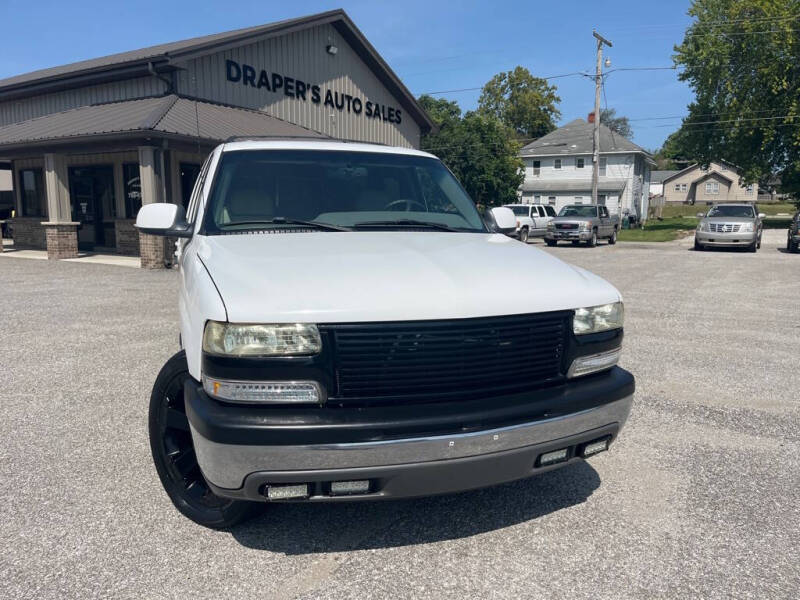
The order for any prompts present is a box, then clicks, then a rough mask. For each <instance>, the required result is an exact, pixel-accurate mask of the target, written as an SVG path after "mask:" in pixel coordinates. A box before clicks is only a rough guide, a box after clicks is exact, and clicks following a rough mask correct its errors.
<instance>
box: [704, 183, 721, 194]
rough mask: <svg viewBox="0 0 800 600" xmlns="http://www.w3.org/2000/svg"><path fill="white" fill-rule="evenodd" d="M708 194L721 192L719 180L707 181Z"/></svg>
mask: <svg viewBox="0 0 800 600" xmlns="http://www.w3.org/2000/svg"><path fill="white" fill-rule="evenodd" d="M706 194H719V181H706Z"/></svg>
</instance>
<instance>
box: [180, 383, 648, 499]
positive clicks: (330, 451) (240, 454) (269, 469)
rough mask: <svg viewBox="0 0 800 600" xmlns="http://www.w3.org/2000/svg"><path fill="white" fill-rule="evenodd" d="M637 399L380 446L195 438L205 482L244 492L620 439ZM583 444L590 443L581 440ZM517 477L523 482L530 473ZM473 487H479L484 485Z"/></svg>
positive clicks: (628, 398)
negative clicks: (599, 437)
mask: <svg viewBox="0 0 800 600" xmlns="http://www.w3.org/2000/svg"><path fill="white" fill-rule="evenodd" d="M632 400H633V397H632V396H628V397H626V398H623V399H621V400H617V401H615V402H610V403H608V404H605V405H602V406H599V407H597V408H593V409H591V410H586V411H582V412H578V413H574V414H571V415H566V416H563V417H558V418H553V419H545V420H540V421H536V422H533V423H522V424H519V425H513V426H509V427H502V428H498V429H491V430H486V431H478V432H470V433H463V434H457V435H443V436H432V437H416V438H408V439H398V440H388V441H379V442H360V443H342V444H316V445H297V446H287V445H282V446H250V445H236V444H220V443H216V442H212V441H210V440H208V439H206V438H204V437H203V436H202V435H200V434H199V433H198V432H197V431H196V430H195V429H194V428H192V439H193V441H194V446H195V451H196V453H197V459H198V462H199V464H200V469H201V470H202V472H203V475H204V476H205V478H206V479H207V480H208V481H209V483H211V484H212V485H213V486H214V487H215V488H217V489H221V490H230V491H233V490H237V489H240V488H242V487H243V485H244V483H245V479H246V478H248V476H249V475H251V474H258V473H262V474H263V473H269V474H271V475H272V480H274V481H286V480H297V476H301V479H300V480H301V481H302V480H303V479H302V473H312V472H313V473H316V475H314V478H315V479H319V478H320V477H321V475H320V472H322V473H323V474H324V473H325V472H328V473H330V475H329V479H336V480H339V479H340V478H341V477H344V476H345V475H346V473H345V472H350V471H353V470H364V469H366V470H369V469H373V470H378V471H379V470H381V469H390V468H395V470H397V469H400V470H408V469H412V470H413V469H414V468H415V467H416V468H419V469H423V468H424V467H425V466H426V465H427V466H433V465H438V466H442V465H445V464H447V463H449V462H451V461H457V460H458V459H471V458H475V457H487V458H488V457H492V456H495V457H497V456H500V455H501V453H504V452H509V451H516V450H522V449H526V448H532V447H535V446H537V445H542V444H550V443H552V442H557V441H559V440H562V439H568V438H575V437H576V436H581V435H583V437H587V436H588V438H591V437H592V435H594V434H593V433H592V432H596V431H598V430H601V429H602V428H610V429H608V431H610V432H611V435H616V432H617V431H619V429H620V428H621V427H622V425H623V424H624V423H625V421H626V419H627V418H628V413H629V412H630V407H631V402H632ZM584 434H585V435H584ZM584 441H589V439H586V440H583V439H580V440H578V442H581V443H582V442H584ZM578 442H575V443H578ZM571 443H572V442H570V444H571ZM570 444H566V443H565V445H570ZM556 445H557V444H556ZM534 459H535V456H534ZM525 460H527V458H526V459H525ZM440 461H441V462H440ZM526 464H527V463H526ZM528 470H529V471H530V472H529V473H527V474H533V461H530V464H529V469H528ZM340 471H341V472H342V473H339V472H340ZM437 472H440V471H439V470H437ZM518 476H519V477H524V476H525V473H522V474H519V475H518ZM264 477H266V478H267V479H269V478H270V477H269V476H262V477H261V479H264ZM309 480H310V479H309ZM494 482H495V481H494V480H493V479H492V477H491V475H487V482H486V483H485V484H484V485H491V484H492V483H494ZM434 487H435V486H434ZM470 487H480V484H479V485H471V486H470ZM433 493H435V491H434V492H433ZM225 495H231V496H234V497H236V496H237V494H225ZM396 495H397V494H396ZM396 495H395V496H396Z"/></svg>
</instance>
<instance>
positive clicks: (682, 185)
mask: <svg viewBox="0 0 800 600" xmlns="http://www.w3.org/2000/svg"><path fill="white" fill-rule="evenodd" d="M681 191H682V192H685V191H686V184H685V183H682V184H681Z"/></svg>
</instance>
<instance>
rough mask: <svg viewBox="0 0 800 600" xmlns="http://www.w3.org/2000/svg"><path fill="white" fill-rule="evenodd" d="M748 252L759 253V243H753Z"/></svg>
mask: <svg viewBox="0 0 800 600" xmlns="http://www.w3.org/2000/svg"><path fill="white" fill-rule="evenodd" d="M747 251H748V252H757V251H758V241H755V242H753V243H752V244H750V245H749V246H748V247H747Z"/></svg>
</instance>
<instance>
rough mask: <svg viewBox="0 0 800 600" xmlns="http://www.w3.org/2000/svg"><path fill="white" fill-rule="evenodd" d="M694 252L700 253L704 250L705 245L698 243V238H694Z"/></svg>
mask: <svg viewBox="0 0 800 600" xmlns="http://www.w3.org/2000/svg"><path fill="white" fill-rule="evenodd" d="M694 250H695V252H700V251H702V250H704V248H703V245H702V244H701V243H700V242H698V241H697V237H695V238H694Z"/></svg>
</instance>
